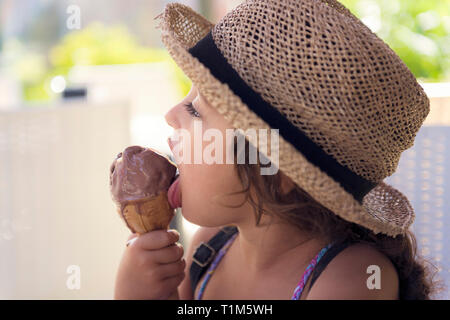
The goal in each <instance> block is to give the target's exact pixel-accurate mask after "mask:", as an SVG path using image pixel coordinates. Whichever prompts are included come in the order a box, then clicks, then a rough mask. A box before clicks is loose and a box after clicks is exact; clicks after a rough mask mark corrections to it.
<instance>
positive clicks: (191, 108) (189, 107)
mask: <svg viewBox="0 0 450 320" xmlns="http://www.w3.org/2000/svg"><path fill="white" fill-rule="evenodd" d="M184 106H185V107H186V110H187V112H189V113H190V114H191V115H193V116H194V117H197V118H199V117H200V114H199V113H198V112H197V110H195V108H194V106H193V105H192V102H189V103H188V104H184Z"/></svg>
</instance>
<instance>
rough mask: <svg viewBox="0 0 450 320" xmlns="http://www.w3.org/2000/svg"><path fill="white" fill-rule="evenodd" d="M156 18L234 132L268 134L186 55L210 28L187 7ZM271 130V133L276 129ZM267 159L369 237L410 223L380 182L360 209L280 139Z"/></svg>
mask: <svg viewBox="0 0 450 320" xmlns="http://www.w3.org/2000/svg"><path fill="white" fill-rule="evenodd" d="M156 18H159V19H160V21H159V22H160V23H159V25H158V28H161V32H162V34H161V37H162V41H163V43H164V45H165V46H166V48H167V50H168V52H169V54H170V55H171V57H172V58H173V59H174V61H175V62H176V63H177V65H178V66H179V67H180V68H181V69H182V71H183V72H184V73H185V74H186V76H187V77H188V78H189V79H190V80H191V81H192V83H193V84H194V85H195V86H196V87H197V88H198V90H199V92H200V93H201V94H202V96H203V97H204V98H205V99H206V100H207V101H208V103H209V104H210V105H211V106H212V107H214V108H215V109H216V110H217V111H218V112H219V113H220V114H222V115H223V117H224V118H225V119H226V120H227V121H228V122H229V123H230V124H231V125H232V126H233V127H234V128H237V129H242V130H243V131H244V132H245V131H247V130H249V129H266V130H270V129H273V128H271V127H270V126H269V125H268V124H267V123H266V122H265V121H263V120H262V119H261V118H260V117H259V116H257V115H256V114H255V113H254V112H253V111H252V110H251V109H250V108H249V107H247V105H246V104H245V103H243V102H242V100H241V98H240V97H239V96H237V95H236V94H234V93H233V91H232V90H231V89H230V88H229V86H228V85H227V84H223V83H222V82H220V81H219V80H217V79H216V78H215V77H214V76H213V75H212V74H211V72H210V71H209V69H208V68H206V67H205V66H204V65H203V64H202V63H201V62H199V60H198V59H197V58H195V57H193V56H192V55H191V54H190V53H189V52H188V49H189V48H191V47H192V46H194V45H195V44H196V43H197V42H198V41H199V40H200V39H202V38H203V37H204V36H205V35H206V34H207V33H208V32H209V31H211V29H212V28H213V27H214V24H212V23H211V22H209V21H208V20H207V19H205V18H204V17H203V16H201V15H200V14H198V13H196V12H195V11H194V10H192V9H191V8H189V7H188V6H185V5H182V4H178V3H171V4H168V5H167V6H166V8H165V10H164V11H163V12H162V13H161V14H160V15H158V16H157V17H156ZM275 129H276V128H275ZM266 156H267V157H268V158H269V159H270V160H271V161H272V162H274V163H276V164H277V166H278V168H279V169H280V170H281V171H282V172H283V173H285V174H286V175H287V176H288V177H290V178H291V179H292V180H293V181H294V182H295V183H296V184H297V185H298V186H299V187H301V188H302V189H303V190H304V191H306V192H307V193H308V194H309V195H310V196H312V197H313V198H314V199H315V200H316V201H318V202H319V203H320V204H322V205H323V206H324V207H326V208H328V209H329V210H331V211H332V212H334V213H335V214H337V215H338V216H340V217H341V218H343V219H345V220H347V221H350V222H354V223H356V224H359V225H362V226H364V227H366V228H368V229H370V230H372V231H373V232H374V233H376V234H377V233H384V234H387V235H390V236H396V235H399V234H404V233H405V232H406V230H407V229H408V227H409V226H410V225H411V224H412V223H413V221H414V210H413V208H412V206H411V204H410V203H409V201H408V199H407V198H406V197H405V196H404V195H403V194H402V193H401V192H400V191H398V190H396V189H395V188H393V187H392V186H389V185H388V184H386V183H384V182H380V183H379V184H378V185H377V186H376V187H375V188H374V189H372V190H371V191H370V192H369V193H368V194H367V195H366V196H365V197H364V198H363V202H362V205H361V204H360V203H359V202H358V201H357V200H355V199H354V197H353V196H352V195H351V194H350V193H348V192H347V191H345V190H344V188H343V187H342V186H341V185H340V184H339V183H338V182H336V181H335V180H334V179H332V178H331V177H329V176H328V175H327V174H326V173H324V172H323V171H322V170H321V169H320V168H319V167H317V166H316V165H314V164H312V163H311V162H309V161H308V160H307V159H306V158H305V157H304V156H303V155H302V154H301V153H300V152H298V151H297V150H296V149H295V148H294V147H293V146H292V145H291V144H290V143H289V142H287V141H286V140H284V139H283V137H282V136H281V135H280V136H279V158H278V159H274V158H272V157H271V155H267V154H266Z"/></svg>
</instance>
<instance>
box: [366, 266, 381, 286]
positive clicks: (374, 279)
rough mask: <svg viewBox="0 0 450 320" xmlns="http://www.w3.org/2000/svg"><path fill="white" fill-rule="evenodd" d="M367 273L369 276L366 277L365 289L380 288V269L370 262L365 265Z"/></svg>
mask: <svg viewBox="0 0 450 320" xmlns="http://www.w3.org/2000/svg"><path fill="white" fill-rule="evenodd" d="M366 272H367V273H368V274H371V276H370V277H369V278H367V281H366V285H367V289H369V290H373V289H378V290H379V289H381V269H380V267H379V266H377V265H375V264H372V265H370V266H368V267H367V271H366Z"/></svg>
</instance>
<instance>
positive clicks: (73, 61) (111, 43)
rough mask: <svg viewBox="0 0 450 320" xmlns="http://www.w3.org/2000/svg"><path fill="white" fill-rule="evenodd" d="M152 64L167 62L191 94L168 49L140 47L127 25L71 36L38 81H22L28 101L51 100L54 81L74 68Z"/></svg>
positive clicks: (52, 53) (53, 53) (56, 50)
mask: <svg viewBox="0 0 450 320" xmlns="http://www.w3.org/2000/svg"><path fill="white" fill-rule="evenodd" d="M151 62H167V63H168V64H169V66H171V70H172V71H173V72H174V73H175V76H176V77H177V79H179V81H177V85H178V86H179V88H180V91H181V92H183V93H184V92H188V91H186V90H189V79H187V78H186V76H184V74H183V73H182V72H181V70H179V68H177V67H176V66H175V62H173V60H172V59H171V58H170V56H169V54H168V53H167V51H166V50H164V49H158V48H147V47H143V46H140V45H139V44H138V42H137V40H136V39H135V37H134V36H133V35H132V34H130V33H129V32H128V30H127V29H126V28H125V27H123V26H115V27H106V26H104V25H102V24H99V23H95V24H92V25H90V26H88V27H86V28H83V29H82V30H79V31H73V32H71V33H69V34H67V35H66V36H64V37H63V38H62V39H61V41H60V43H58V44H57V45H56V46H55V47H53V48H52V49H51V50H50V52H49V54H48V67H47V71H46V72H45V73H44V74H43V75H42V76H41V77H39V79H37V80H35V81H22V82H23V84H24V98H25V100H27V101H38V100H48V99H51V98H52V97H53V93H52V92H51V90H50V89H49V84H50V81H51V79H52V78H53V77H54V76H57V75H62V76H67V75H68V72H69V70H70V69H71V68H72V67H74V66H79V65H110V64H130V63H151ZM21 79H22V80H23V77H21ZM186 88H187V89H186Z"/></svg>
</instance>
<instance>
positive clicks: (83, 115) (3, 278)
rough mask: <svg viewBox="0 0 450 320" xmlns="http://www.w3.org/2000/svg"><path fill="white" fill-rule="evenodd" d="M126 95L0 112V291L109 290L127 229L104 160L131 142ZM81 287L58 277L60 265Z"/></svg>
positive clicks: (48, 295) (7, 295)
mask: <svg viewBox="0 0 450 320" xmlns="http://www.w3.org/2000/svg"><path fill="white" fill-rule="evenodd" d="M129 119H130V111H129V104H128V103H127V102H116V103H113V104H111V103H108V104H103V105H101V104H98V105H93V104H87V103H83V102H74V103H70V104H64V105H56V106H54V107H51V108H36V109H34V110H26V111H17V112H9V113H0V256H1V258H0V298H1V299H78V298H82V299H92V298H96V299H109V298H112V295H113V285H114V277H115V272H116V270H117V266H118V262H119V260H120V256H121V252H122V248H123V245H124V242H125V239H126V237H127V236H128V232H127V230H126V228H124V226H123V224H122V221H121V220H120V219H119V218H118V217H117V216H116V217H114V215H115V212H116V211H115V207H114V205H113V202H112V201H111V198H110V194H109V171H108V170H109V165H110V163H111V161H112V160H113V159H114V157H115V156H116V155H117V153H118V152H119V151H120V150H122V149H123V148H124V147H126V146H128V145H129V143H130V134H129V132H130V128H129ZM70 265H77V266H79V267H80V271H81V278H80V279H81V287H80V289H79V290H69V289H68V288H67V286H66V282H67V279H68V277H69V274H67V273H66V270H67V268H68V266H70Z"/></svg>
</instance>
